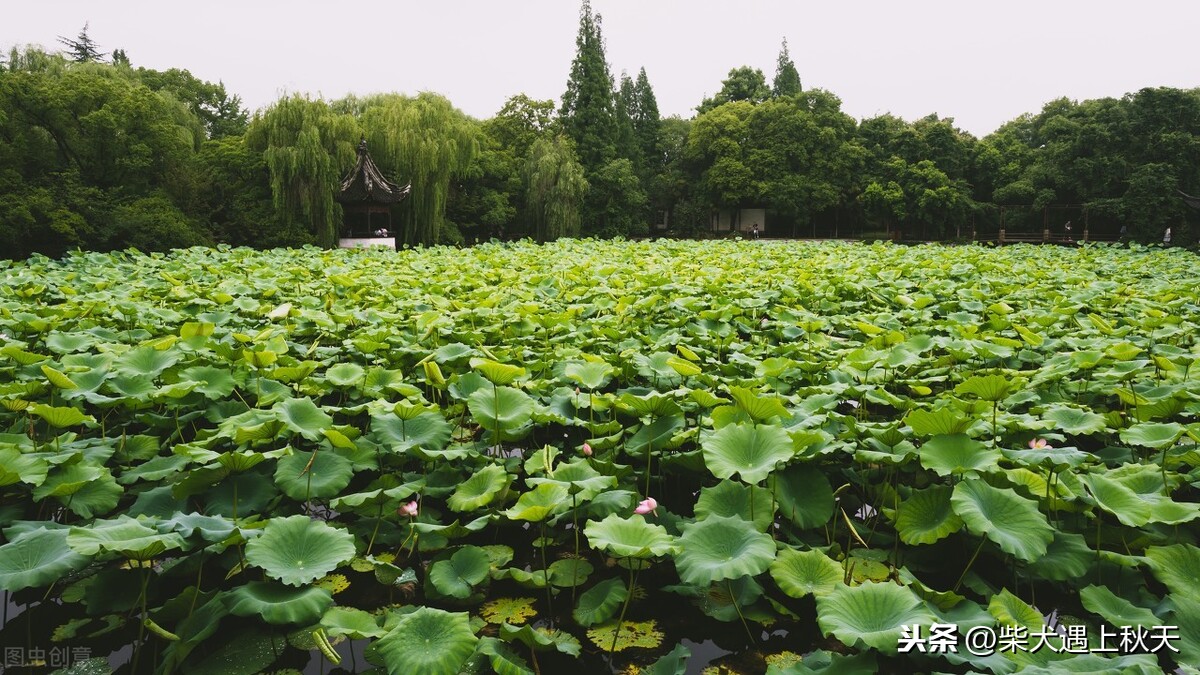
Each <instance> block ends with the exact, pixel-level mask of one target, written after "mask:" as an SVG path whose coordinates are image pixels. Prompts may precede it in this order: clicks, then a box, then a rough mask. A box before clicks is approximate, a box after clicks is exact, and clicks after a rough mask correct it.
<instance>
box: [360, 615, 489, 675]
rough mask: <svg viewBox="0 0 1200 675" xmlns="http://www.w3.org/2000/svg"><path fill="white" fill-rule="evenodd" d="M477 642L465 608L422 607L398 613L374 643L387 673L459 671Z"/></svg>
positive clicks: (451, 673)
mask: <svg viewBox="0 0 1200 675" xmlns="http://www.w3.org/2000/svg"><path fill="white" fill-rule="evenodd" d="M478 642H479V638H477V637H475V633H474V631H472V630H471V622H470V617H469V616H468V615H467V614H466V613H465V612H455V613H451V612H444V611H442V610H440V609H433V608H431V607H421V608H420V609H418V610H416V611H415V612H412V613H409V614H407V615H405V616H403V617H401V619H400V621H399V623H397V624H396V627H395V628H393V629H392V630H391V631H390V632H388V634H387V635H384V636H383V637H382V638H380V639H379V640H378V641H377V642H375V644H374V647H375V650H376V652H377V653H378V654H379V656H380V657H381V658H382V659H383V662H384V664H385V666H386V667H387V671H388V673H389V675H412V674H413V673H421V675H458V672H459V670H460V669H462V667H463V665H464V664H465V663H466V662H467V659H469V658H470V657H471V654H472V653H474V651H475V645H476V644H477V643H478Z"/></svg>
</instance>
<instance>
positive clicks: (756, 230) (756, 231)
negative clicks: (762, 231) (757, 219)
mask: <svg viewBox="0 0 1200 675" xmlns="http://www.w3.org/2000/svg"><path fill="white" fill-rule="evenodd" d="M752 231H753V233H754V238H755V239H758V223H754V229H753V230H752Z"/></svg>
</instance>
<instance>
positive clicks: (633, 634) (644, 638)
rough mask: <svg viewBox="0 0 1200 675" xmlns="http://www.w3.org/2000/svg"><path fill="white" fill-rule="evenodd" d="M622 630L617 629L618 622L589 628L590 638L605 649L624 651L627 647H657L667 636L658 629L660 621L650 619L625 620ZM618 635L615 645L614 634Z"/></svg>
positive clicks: (593, 642) (588, 634)
mask: <svg viewBox="0 0 1200 675" xmlns="http://www.w3.org/2000/svg"><path fill="white" fill-rule="evenodd" d="M620 627H621V630H620V632H619V633H618V631H617V622H615V621H614V622H611V623H606V624H602V625H599V626H594V627H592V628H589V629H588V632H587V636H588V639H589V640H591V641H592V644H594V645H596V646H597V647H599V648H600V649H603V650H604V651H609V650H610V649H611V650H612V651H614V652H623V651H625V650H626V649H632V648H638V649H656V648H658V646H659V645H661V644H662V642H663V639H664V638H665V637H666V636H665V635H663V633H662V631H660V630H658V623H656V622H655V621H654V620H650V621H624V622H622V623H621V626H620ZM614 634H616V635H617V643H616V645H615V646H614V645H613V635H614Z"/></svg>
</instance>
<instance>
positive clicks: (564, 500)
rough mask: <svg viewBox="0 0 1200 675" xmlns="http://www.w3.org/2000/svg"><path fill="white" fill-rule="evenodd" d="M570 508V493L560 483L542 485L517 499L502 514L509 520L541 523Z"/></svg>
mask: <svg viewBox="0 0 1200 675" xmlns="http://www.w3.org/2000/svg"><path fill="white" fill-rule="evenodd" d="M570 507H571V493H570V491H569V490H568V489H567V487H566V486H565V485H563V484H561V483H542V484H541V485H538V486H536V487H534V488H533V489H532V490H530V491H528V492H526V493H524V494H522V495H521V496H520V497H518V498H517V503H516V504H514V505H513V506H512V508H510V509H508V510H507V511H505V512H504V515H505V516H506V517H508V518H509V519H510V520H528V521H530V522H535V523H536V522H541V521H543V520H545V519H546V518H548V517H550V516H552V515H554V514H555V513H560V512H562V511H565V510H567V509H569V508H570Z"/></svg>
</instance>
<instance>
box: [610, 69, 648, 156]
mask: <svg viewBox="0 0 1200 675" xmlns="http://www.w3.org/2000/svg"><path fill="white" fill-rule="evenodd" d="M638 104H639V101H638V98H637V90H636V89H635V88H634V84H633V78H631V77H629V75H627V74H625V73H621V88H620V89H618V90H617V96H616V113H617V157H624V158H625V159H628V160H629V161H630V162H632V163H633V166H634V167H635V168H636V169H637V170H638V173H639V174H640V173H642V168H643V166H644V164H645V161H644V158H643V157H642V149H641V144H640V143H638V138H637V132H636V130H635V126H636V122H635V121H634V120H635V119H636V118H638V117H640V116H641V113H640V111H639V110H638Z"/></svg>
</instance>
